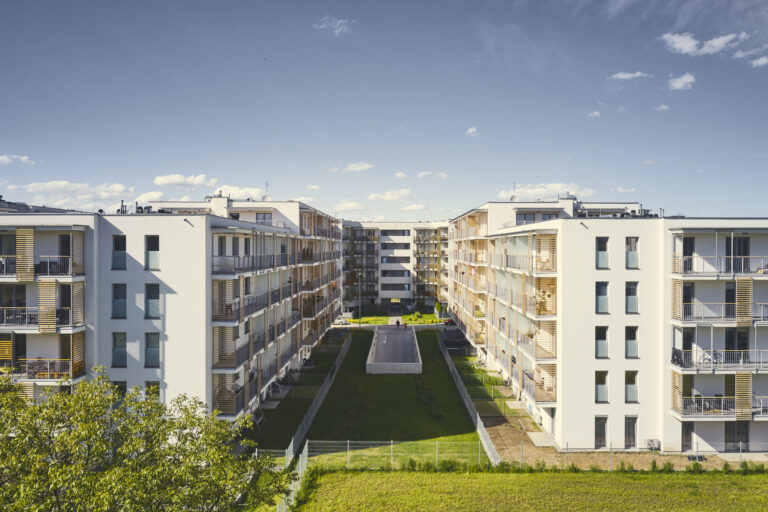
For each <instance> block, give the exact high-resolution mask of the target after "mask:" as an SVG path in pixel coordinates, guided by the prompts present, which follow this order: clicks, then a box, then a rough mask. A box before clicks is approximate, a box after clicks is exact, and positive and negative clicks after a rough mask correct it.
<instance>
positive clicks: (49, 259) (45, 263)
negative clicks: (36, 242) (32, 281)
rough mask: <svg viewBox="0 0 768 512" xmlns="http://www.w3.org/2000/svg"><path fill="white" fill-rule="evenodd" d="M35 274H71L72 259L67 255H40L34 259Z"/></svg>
mask: <svg viewBox="0 0 768 512" xmlns="http://www.w3.org/2000/svg"><path fill="white" fill-rule="evenodd" d="M35 274H36V275H39V276H71V275H72V260H71V259H70V257H69V256H40V257H39V258H38V259H37V261H35Z"/></svg>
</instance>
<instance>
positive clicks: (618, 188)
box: [616, 187, 635, 193]
mask: <svg viewBox="0 0 768 512" xmlns="http://www.w3.org/2000/svg"><path fill="white" fill-rule="evenodd" d="M634 191H635V189H634V188H624V187H616V192H621V193H629V192H634Z"/></svg>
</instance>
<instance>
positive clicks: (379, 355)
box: [372, 326, 419, 363]
mask: <svg viewBox="0 0 768 512" xmlns="http://www.w3.org/2000/svg"><path fill="white" fill-rule="evenodd" d="M418 361H419V359H418V357H417V355H416V339H415V338H414V336H413V330H412V329H405V328H404V327H385V326H380V327H379V340H378V342H377V345H376V350H375V351H374V353H373V361H372V362H374V363H417V362H418Z"/></svg>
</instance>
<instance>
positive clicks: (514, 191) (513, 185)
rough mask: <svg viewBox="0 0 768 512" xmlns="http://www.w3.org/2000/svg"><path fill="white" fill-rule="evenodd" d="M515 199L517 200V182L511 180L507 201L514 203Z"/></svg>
mask: <svg viewBox="0 0 768 512" xmlns="http://www.w3.org/2000/svg"><path fill="white" fill-rule="evenodd" d="M515 201H517V182H516V181H513V182H512V196H510V198H509V202H510V203H514V202H515Z"/></svg>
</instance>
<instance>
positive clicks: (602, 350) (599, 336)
mask: <svg viewBox="0 0 768 512" xmlns="http://www.w3.org/2000/svg"><path fill="white" fill-rule="evenodd" d="M595 357H596V358H598V359H607V358H608V327H605V326H597V327H595Z"/></svg>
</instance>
